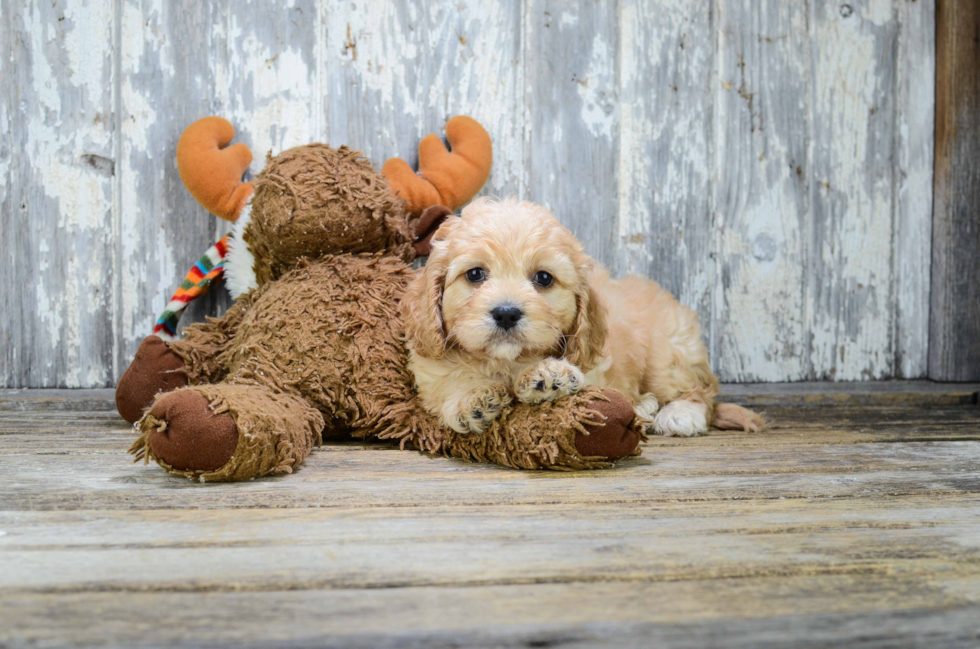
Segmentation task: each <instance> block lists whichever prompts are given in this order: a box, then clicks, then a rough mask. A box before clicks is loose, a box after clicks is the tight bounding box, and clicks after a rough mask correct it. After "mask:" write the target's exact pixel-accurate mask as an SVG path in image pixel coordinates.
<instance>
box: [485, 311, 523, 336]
mask: <svg viewBox="0 0 980 649" xmlns="http://www.w3.org/2000/svg"><path fill="white" fill-rule="evenodd" d="M490 315H492V316H493V321H494V322H496V323H497V326H498V327H500V328H501V329H504V330H507V329H513V328H514V327H515V326H517V323H518V322H520V321H521V318H523V317H524V312H523V311H521V310H520V309H519V308H517V307H516V306H509V305H508V306H498V307H496V308H495V309H494V310H493V311H491V312H490Z"/></svg>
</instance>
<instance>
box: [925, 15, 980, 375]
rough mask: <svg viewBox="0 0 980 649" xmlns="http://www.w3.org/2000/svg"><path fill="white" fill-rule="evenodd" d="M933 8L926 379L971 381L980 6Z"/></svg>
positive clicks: (979, 331) (978, 362)
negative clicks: (932, 150) (931, 209)
mask: <svg viewBox="0 0 980 649" xmlns="http://www.w3.org/2000/svg"><path fill="white" fill-rule="evenodd" d="M938 6H939V11H938V18H937V23H938V24H937V27H938V28H937V47H938V52H937V55H938V57H939V60H938V62H937V66H936V177H935V183H936V184H935V213H934V219H933V231H932V237H933V238H932V302H931V304H932V308H931V310H930V314H931V317H930V329H929V376H930V378H936V379H941V380H947V381H975V380H977V379H978V378H980V346H978V345H977V344H976V340H977V339H978V337H980V281H978V280H980V209H978V204H977V202H978V201H980V166H978V165H977V159H978V157H980V78H978V75H977V73H976V71H977V66H978V65H980V51H978V49H977V32H978V30H980V7H978V6H977V5H976V3H969V2H966V3H956V2H940V3H939V5H938Z"/></svg>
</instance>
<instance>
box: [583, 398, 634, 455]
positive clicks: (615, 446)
mask: <svg viewBox="0 0 980 649" xmlns="http://www.w3.org/2000/svg"><path fill="white" fill-rule="evenodd" d="M602 394H603V395H604V396H606V397H607V398H608V399H609V401H603V400H602V399H596V400H595V401H593V402H592V403H591V404H590V405H589V408H591V409H592V410H597V411H599V412H600V413H602V414H603V415H605V417H606V420H605V422H604V423H605V425H604V426H590V425H588V424H586V426H585V429H586V430H588V431H589V434H588V435H583V434H581V433H579V434H578V436H577V437H576V438H575V448H576V449H577V450H578V452H579V453H581V454H582V455H587V456H599V457H606V458H609V459H610V460H618V459H619V458H621V457H626V456H627V455H631V454H632V453H633V451H635V450H636V447H637V446H638V445H639V443H640V434H639V433H638V432H637V431H635V430H633V429H631V428H630V427H629V426H630V424H631V423H632V422H633V417H635V416H636V413H635V412H633V406H632V405H631V404H630V402H629V401H627V400H626V397H624V396H623V395H621V394H620V393H619V392H616V391H615V390H603V391H602Z"/></svg>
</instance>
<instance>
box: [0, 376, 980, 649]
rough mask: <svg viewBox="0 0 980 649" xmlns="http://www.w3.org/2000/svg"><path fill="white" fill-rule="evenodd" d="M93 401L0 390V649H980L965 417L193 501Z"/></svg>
mask: <svg viewBox="0 0 980 649" xmlns="http://www.w3.org/2000/svg"><path fill="white" fill-rule="evenodd" d="M906 385H911V384H906ZM930 385H931V384H930ZM844 387H846V386H838V388H839V389H843V388H844ZM852 387H854V388H855V392H856V393H860V392H862V391H863V392H865V393H869V394H870V393H876V394H878V395H889V394H890V395H892V396H895V395H899V394H911V392H909V391H908V390H906V391H904V392H902V391H896V390H894V389H891V390H889V389H886V387H883V386H878V387H875V388H873V389H872V388H869V387H868V386H866V385H860V386H852ZM933 387H934V390H933V394H937V395H942V394H950V395H954V394H957V393H956V392H955V390H956V389H957V386H933ZM918 389H919V390H920V391H922V392H928V390H927V389H926V388H925V386H919V387H918ZM794 390H795V391H796V392H799V391H800V387H799V386H793V387H792V388H789V387H784V388H783V389H782V391H783V392H786V393H787V395H788V396H793V394H792V393H794ZM778 392H780V390H778V389H776V388H774V387H772V386H766V387H765V388H764V389H759V390H758V391H757V392H756V393H755V396H756V397H757V398H764V397H767V396H768V397H770V398H771V397H774V396H778V395H775V394H769V393H778ZM742 396H744V397H750V398H751V397H752V396H753V394H752V393H749V392H746V393H745V394H743V395H742ZM811 396H817V395H816V393H812V394H811ZM828 396H831V397H832V394H831V395H828ZM99 399H105V394H104V393H102V392H88V391H85V392H81V393H76V394H75V396H74V397H73V396H72V395H71V394H66V393H65V391H58V390H55V391H41V392H37V393H35V392H33V391H3V392H0V474H2V475H4V476H5V477H6V478H7V479H5V480H4V481H3V483H2V485H0V644H2V645H3V646H9V647H27V646H49V647H54V646H66V645H71V646H104V645H118V646H135V647H140V646H147V647H155V646H173V645H177V644H179V645H181V646H184V645H186V646H212V647H213V646H218V647H224V646H236V647H241V646H260V645H261V646H268V645H270V644H274V645H276V646H297V647H299V646H309V645H312V644H316V645H318V646H319V645H325V646H338V647H362V646H363V647H379V646H380V647H389V646H418V647H423V646H426V647H428V646H447V647H449V646H471V645H473V646H495V647H496V646H542V645H544V646H553V647H580V646H592V645H596V644H601V645H602V646H648V645H650V644H651V643H656V644H657V645H658V646H661V645H662V646H672V647H673V646H678V647H705V646H711V647H757V646H794V647H820V646H828V645H834V646H858V647H882V646H903V647H904V646H912V647H915V646H924V647H935V646H939V645H941V646H944V647H945V646H951V647H971V646H975V645H976V643H977V640H978V639H980V636H978V630H977V627H976V619H977V614H978V613H980V544H978V542H977V539H978V538H980V517H978V512H980V510H978V499H977V494H978V493H980V481H978V478H977V476H978V470H980V443H978V442H980V409H978V407H977V406H976V405H975V404H972V403H963V404H960V405H953V404H952V403H948V402H945V401H941V400H940V401H937V402H935V403H944V404H945V405H924V404H906V403H901V402H893V403H888V402H887V401H885V402H880V404H879V405H871V406H854V405H848V404H847V403H844V405H839V406H836V407H828V403H829V402H828V401H826V400H820V399H815V400H813V401H803V402H800V401H795V402H794V401H792V399H789V400H788V401H786V402H787V403H790V402H794V403H797V404H799V403H803V404H805V405H796V406H789V407H788V406H785V405H782V406H769V407H766V408H765V413H766V414H767V416H769V417H770V418H771V419H772V421H773V422H774V425H773V428H772V430H771V431H770V432H767V433H762V434H758V435H744V434H734V433H722V432H712V433H711V434H709V435H705V436H703V437H699V438H694V439H686V440H678V439H663V438H655V439H652V440H651V441H650V442H649V443H648V444H647V445H646V447H645V449H644V456H642V457H640V458H634V459H632V460H629V461H627V462H624V463H622V464H621V465H620V467H619V468H616V469H613V470H609V471H598V472H584V473H572V474H562V473H550V472H523V471H513V470H506V469H498V468H495V467H491V466H485V465H473V464H466V463H462V462H457V461H453V460H449V459H445V458H427V457H423V456H421V455H419V454H417V453H414V452H406V451H400V450H398V449H397V447H395V446H390V445H374V444H362V443H332V444H330V445H328V446H325V447H323V448H321V449H319V450H318V451H316V452H315V453H314V454H313V455H312V456H311V457H310V458H308V460H307V461H306V463H305V464H304V465H303V467H301V468H300V470H299V471H297V472H296V473H295V474H293V475H290V476H284V477H282V478H274V479H266V480H257V481H253V482H247V483H239V484H214V485H211V484H209V485H201V484H197V483H192V482H189V481H187V480H184V479H175V478H170V477H168V476H166V475H165V474H164V473H163V472H162V471H161V470H160V469H159V468H158V467H155V466H143V465H133V464H130V463H129V461H128V457H127V456H126V455H125V452H124V451H125V448H126V447H127V446H128V444H129V442H130V441H131V440H132V437H133V434H132V431H131V429H130V428H129V427H128V426H127V425H125V423H124V422H121V421H120V420H119V419H118V418H117V417H112V416H110V415H111V413H107V412H105V411H104V410H97V409H86V407H88V406H91V405H92V404H93V403H94V402H96V401H97V400H99ZM12 400H16V401H15V402H16V403H19V404H21V405H20V406H19V409H17V410H14V409H10V408H7V407H6V404H7V402H8V401H12ZM833 400H834V399H831V401H833ZM55 402H59V403H60V404H61V405H59V406H58V407H54V406H53V405H52V404H54V403H55ZM32 403H33V404H34V405H35V406H36V407H34V408H30V407H29V406H30V405H31V404H32ZM914 439H917V440H918V441H911V440H914ZM926 440H928V441H926Z"/></svg>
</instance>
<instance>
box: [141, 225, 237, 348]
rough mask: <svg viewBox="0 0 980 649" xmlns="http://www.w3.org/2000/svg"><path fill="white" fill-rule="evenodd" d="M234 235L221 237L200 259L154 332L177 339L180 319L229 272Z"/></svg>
mask: <svg viewBox="0 0 980 649" xmlns="http://www.w3.org/2000/svg"><path fill="white" fill-rule="evenodd" d="M230 240H231V235H230V234H226V235H225V236H223V237H221V240H219V241H218V242H217V243H216V244H214V245H213V246H211V247H210V248H208V251H207V252H206V253H204V256H203V257H201V258H200V259H198V260H197V263H195V264H194V265H193V266H192V267H191V269H190V270H189V271H187V275H185V276H184V281H182V282H181V283H180V286H179V287H177V292H175V293H174V296H173V297H172V298H170V302H169V303H168V304H167V308H166V309H164V311H163V313H162V314H160V317H159V318H157V323H156V326H155V327H153V333H154V334H156V335H157V336H160V337H161V338H163V339H164V340H177V323H178V322H180V316H181V314H182V313H183V312H184V309H186V308H187V305H188V304H190V303H191V302H192V301H194V300H195V299H197V298H199V297H201V296H202V295H204V294H205V293H207V292H208V291H210V290H211V285H212V284H213V283H214V282H215V280H217V279H218V278H219V277H221V274H222V273H223V272H224V270H225V257H226V256H227V255H228V242H229V241H230Z"/></svg>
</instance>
